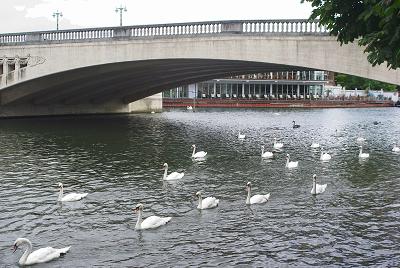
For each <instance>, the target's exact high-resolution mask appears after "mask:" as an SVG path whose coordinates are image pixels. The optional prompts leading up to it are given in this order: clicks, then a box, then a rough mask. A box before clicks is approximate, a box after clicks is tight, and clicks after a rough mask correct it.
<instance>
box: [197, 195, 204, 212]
mask: <svg viewBox="0 0 400 268" xmlns="http://www.w3.org/2000/svg"><path fill="white" fill-rule="evenodd" d="M202 204H203V200H202V198H201V195H199V205H198V206H197V207H198V208H199V209H202V208H203V207H202Z"/></svg>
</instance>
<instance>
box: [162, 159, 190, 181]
mask: <svg viewBox="0 0 400 268" xmlns="http://www.w3.org/2000/svg"><path fill="white" fill-rule="evenodd" d="M167 172H168V164H167V163H164V176H163V180H166V181H171V180H178V179H182V177H183V176H184V175H185V173H183V172H182V173H179V172H172V173H171V174H169V175H168V176H167Z"/></svg>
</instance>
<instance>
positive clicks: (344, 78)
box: [335, 74, 397, 91]
mask: <svg viewBox="0 0 400 268" xmlns="http://www.w3.org/2000/svg"><path fill="white" fill-rule="evenodd" d="M335 82H336V84H340V85H341V86H342V87H346V89H355V88H358V89H368V90H381V89H383V90H384V91H396V90H397V89H396V85H392V84H388V83H383V82H379V81H376V80H371V79H366V78H362V77H358V76H353V75H347V74H336V75H335Z"/></svg>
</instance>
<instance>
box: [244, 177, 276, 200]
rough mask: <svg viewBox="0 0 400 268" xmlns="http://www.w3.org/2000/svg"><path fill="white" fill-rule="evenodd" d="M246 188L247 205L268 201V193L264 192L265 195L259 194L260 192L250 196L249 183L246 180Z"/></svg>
mask: <svg viewBox="0 0 400 268" xmlns="http://www.w3.org/2000/svg"><path fill="white" fill-rule="evenodd" d="M246 189H247V198H246V204H247V205H253V204H262V203H265V202H267V201H268V199H269V197H270V195H271V194H270V193H268V194H266V195H261V194H256V195H253V196H252V197H250V196H251V183H250V182H248V183H247V185H246Z"/></svg>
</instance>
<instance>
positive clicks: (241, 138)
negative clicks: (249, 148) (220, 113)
mask: <svg viewBox="0 0 400 268" xmlns="http://www.w3.org/2000/svg"><path fill="white" fill-rule="evenodd" d="M245 138H246V135H245V134H240V131H239V134H238V139H239V140H244V139H245Z"/></svg>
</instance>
